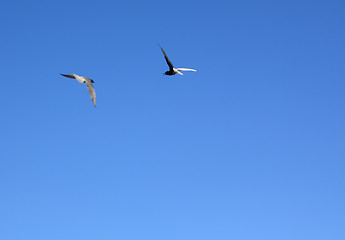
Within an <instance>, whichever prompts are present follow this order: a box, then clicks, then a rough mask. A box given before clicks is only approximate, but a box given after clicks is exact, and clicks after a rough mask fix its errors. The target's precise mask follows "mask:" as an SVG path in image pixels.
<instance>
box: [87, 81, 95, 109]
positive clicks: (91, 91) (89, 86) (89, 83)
mask: <svg viewBox="0 0 345 240" xmlns="http://www.w3.org/2000/svg"><path fill="white" fill-rule="evenodd" d="M85 83H86V86H87V89H88V90H89V94H90V97H91V99H92V102H93V105H95V107H96V93H95V89H94V88H93V86H92V83H91V81H85Z"/></svg>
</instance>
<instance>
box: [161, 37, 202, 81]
mask: <svg viewBox="0 0 345 240" xmlns="http://www.w3.org/2000/svg"><path fill="white" fill-rule="evenodd" d="M158 46H159V47H160V48H161V50H162V53H163V55H164V58H165V61H166V62H167V64H168V66H169V71H166V72H165V73H164V74H165V75H169V76H171V75H175V74H176V73H178V74H180V75H183V74H182V73H181V71H192V72H197V70H195V69H190V68H174V65H173V64H172V63H171V61H170V59H169V58H168V56H167V55H166V53H165V52H164V50H163V48H162V47H161V46H160V45H159V44H158Z"/></svg>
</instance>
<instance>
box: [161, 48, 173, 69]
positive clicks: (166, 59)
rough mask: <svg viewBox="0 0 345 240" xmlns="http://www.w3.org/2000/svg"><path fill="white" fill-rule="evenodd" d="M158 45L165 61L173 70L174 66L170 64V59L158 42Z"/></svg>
mask: <svg viewBox="0 0 345 240" xmlns="http://www.w3.org/2000/svg"><path fill="white" fill-rule="evenodd" d="M158 46H159V47H160V48H161V50H162V52H163V54H164V58H165V61H167V64H168V65H169V69H170V71H173V68H174V66H173V65H172V63H171V61H170V59H169V58H168V56H167V54H166V53H165V52H164V50H163V48H162V47H161V46H160V45H159V44H158Z"/></svg>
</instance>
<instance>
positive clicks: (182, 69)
mask: <svg viewBox="0 0 345 240" xmlns="http://www.w3.org/2000/svg"><path fill="white" fill-rule="evenodd" d="M176 69H177V70H179V71H192V72H197V71H198V70H195V69H190V68H176Z"/></svg>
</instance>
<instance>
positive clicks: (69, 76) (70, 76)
mask: <svg viewBox="0 0 345 240" xmlns="http://www.w3.org/2000/svg"><path fill="white" fill-rule="evenodd" d="M60 75H62V76H64V77H68V78H74V79H75V77H74V76H73V75H68V74H62V73H60Z"/></svg>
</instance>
